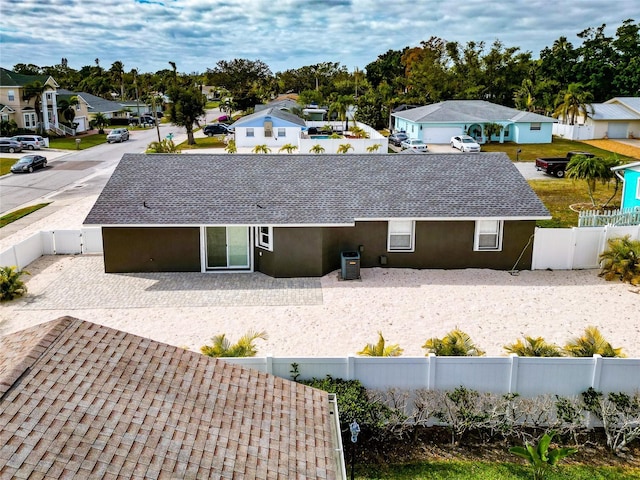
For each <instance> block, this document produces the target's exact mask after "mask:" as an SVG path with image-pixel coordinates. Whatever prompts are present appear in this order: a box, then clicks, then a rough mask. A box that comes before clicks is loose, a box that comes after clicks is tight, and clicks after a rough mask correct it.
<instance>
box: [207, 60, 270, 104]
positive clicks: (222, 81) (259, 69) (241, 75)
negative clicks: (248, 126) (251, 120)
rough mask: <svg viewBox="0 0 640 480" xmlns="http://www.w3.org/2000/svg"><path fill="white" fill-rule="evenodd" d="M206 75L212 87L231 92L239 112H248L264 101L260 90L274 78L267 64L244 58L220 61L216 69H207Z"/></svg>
mask: <svg viewBox="0 0 640 480" xmlns="http://www.w3.org/2000/svg"><path fill="white" fill-rule="evenodd" d="M205 75H206V78H207V83H209V84H210V85H216V86H220V87H224V88H226V89H227V90H229V92H230V93H231V97H232V98H233V103H234V107H235V108H236V109H238V110H247V109H248V108H249V107H253V106H254V105H255V104H256V103H260V102H261V101H262V100H263V98H260V96H259V92H260V89H261V87H262V86H264V85H265V84H269V82H270V79H271V78H272V74H271V70H269V67H268V66H267V64H266V63H264V62H262V61H260V60H247V59H244V58H236V59H234V60H231V61H227V60H220V61H219V62H218V63H217V65H216V67H215V68H214V69H207V72H206V74H205Z"/></svg>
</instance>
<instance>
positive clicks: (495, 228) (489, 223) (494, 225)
mask: <svg viewBox="0 0 640 480" xmlns="http://www.w3.org/2000/svg"><path fill="white" fill-rule="evenodd" d="M503 224H504V222H503V221H502V220H477V221H476V232H475V239H474V242H473V249H474V250H475V251H483V252H485V251H500V250H502V230H503Z"/></svg>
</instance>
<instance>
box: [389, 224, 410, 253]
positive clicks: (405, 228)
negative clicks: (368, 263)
mask: <svg viewBox="0 0 640 480" xmlns="http://www.w3.org/2000/svg"><path fill="white" fill-rule="evenodd" d="M407 235H408V236H409V245H408V246H406V247H397V246H392V242H391V237H394V236H407ZM415 238H416V222H415V221H414V220H389V221H388V222H387V251H388V252H413V251H415V243H416V242H415Z"/></svg>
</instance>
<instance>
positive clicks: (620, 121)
mask: <svg viewBox="0 0 640 480" xmlns="http://www.w3.org/2000/svg"><path fill="white" fill-rule="evenodd" d="M590 106H591V109H590V111H589V112H588V115H587V118H586V119H585V118H584V116H583V115H580V116H578V117H577V119H576V120H577V124H576V125H568V124H567V122H566V119H564V118H562V117H561V118H560V121H561V122H560V123H557V124H554V126H553V134H554V135H558V136H562V137H563V138H567V139H570V140H593V139H597V138H640V97H614V98H612V99H611V100H607V101H606V102H604V103H592V104H591V105H590Z"/></svg>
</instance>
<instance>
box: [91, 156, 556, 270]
mask: <svg viewBox="0 0 640 480" xmlns="http://www.w3.org/2000/svg"><path fill="white" fill-rule="evenodd" d="M549 218H551V217H550V215H549V212H548V211H547V209H546V208H545V206H544V205H543V204H542V202H541V201H540V199H538V197H537V196H536V194H535V193H534V192H533V190H531V188H530V187H529V185H528V183H527V182H526V181H525V179H524V178H523V177H522V175H521V174H520V173H519V172H518V170H517V168H516V167H515V165H513V163H512V162H511V161H510V160H509V158H508V157H507V155H506V154H504V153H482V154H415V155H394V154H378V155H371V154H369V155H360V154H353V155H316V154H308V155H255V154H248V155H240V154H235V155H228V154H227V155H224V154H222V155H204V154H194V155H176V154H148V155H145V154H125V155H124V156H123V157H122V159H121V161H120V162H119V164H118V166H117V167H116V169H115V171H114V173H113V175H112V176H111V178H110V180H109V182H108V183H107V185H106V186H105V188H104V189H103V191H102V193H101V194H100V196H99V198H98V199H97V201H96V203H95V205H94V206H93V208H92V209H91V211H90V212H89V214H88V215H87V218H86V219H85V221H84V224H85V225H88V226H100V227H102V239H103V251H104V264H105V271H106V272H108V273H116V272H150V271H165V272H170V271H183V272H184V271H193V272H216V271H228V270H235V271H247V272H251V271H257V272H263V273H265V274H266V275H270V276H272V277H315V276H323V275H326V274H327V273H329V272H331V271H333V270H336V269H338V268H340V266H341V253H342V252H344V251H358V252H360V258H361V259H360V262H361V263H360V265H361V266H362V267H377V266H386V267H401V268H492V269H502V270H509V269H512V268H514V266H515V265H516V264H517V266H518V269H528V268H530V267H531V254H532V251H531V248H530V247H531V243H530V239H531V235H533V233H534V228H535V222H536V220H539V219H549Z"/></svg>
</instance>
